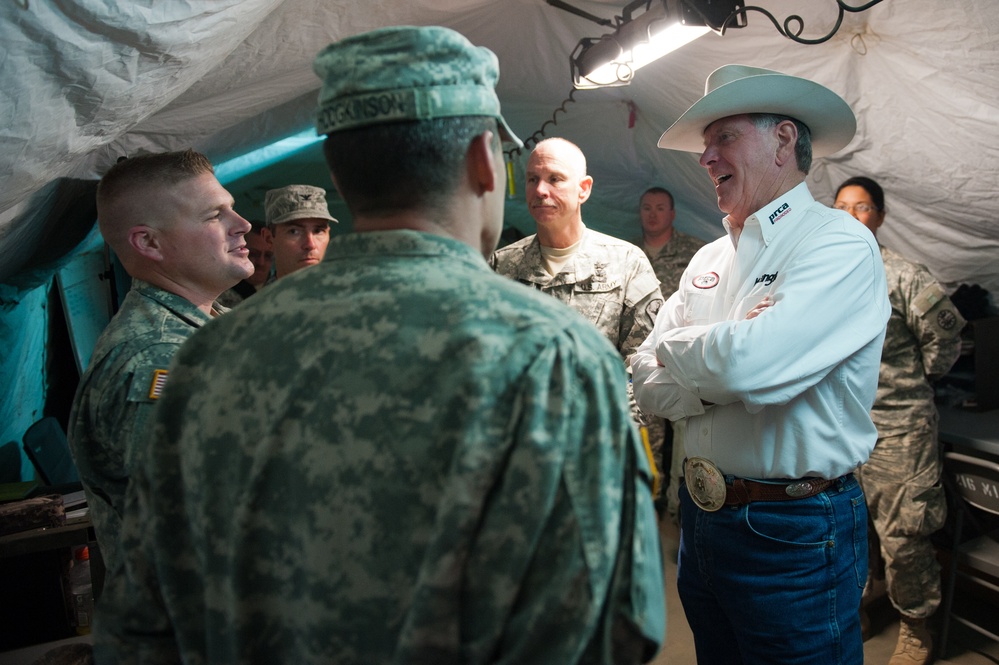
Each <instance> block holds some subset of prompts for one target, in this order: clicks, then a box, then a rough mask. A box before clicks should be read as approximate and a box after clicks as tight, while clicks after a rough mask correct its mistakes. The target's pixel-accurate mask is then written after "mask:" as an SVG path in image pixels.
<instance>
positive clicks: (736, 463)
mask: <svg viewBox="0 0 999 665" xmlns="http://www.w3.org/2000/svg"><path fill="white" fill-rule="evenodd" d="M855 130H856V119H855V118H854V115H853V112H852V111H851V110H850V108H849V106H848V105H847V104H846V102H844V101H843V100H842V99H841V98H840V97H839V96H838V95H836V94H835V93H833V92H832V91H830V90H828V89H826V88H824V87H823V86H821V85H818V84H817V83H814V82H812V81H808V80H806V79H802V78H797V77H794V76H788V75H785V74H781V73H779V72H774V71H770V70H766V69H758V68H755V67H747V66H742V65H726V66H724V67H721V68H720V69H718V70H716V71H714V72H712V74H711V75H710V76H709V77H708V80H707V83H706V85H705V95H704V97H702V98H701V99H700V100H698V101H697V103H695V104H694V105H693V106H691V107H690V109H688V110H687V112H686V113H684V114H683V115H682V116H681V117H680V119H679V120H677V121H676V122H675V123H674V124H673V125H672V126H671V127H670V128H669V129H668V130H667V131H666V132H665V133H664V134H663V135H662V138H660V140H659V146H660V147H662V148H668V149H674V150H685V151H690V152H699V153H701V157H700V163H701V166H703V167H704V168H706V169H707V170H708V175H709V176H710V177H711V182H712V184H713V185H714V187H715V192H716V194H717V196H718V207H719V208H720V209H721V211H722V212H724V213H726V215H727V216H726V217H725V218H724V220H723V224H724V226H725V229H726V231H727V237H722V238H720V239H719V240H716V241H715V242H713V243H710V244H708V245H706V246H705V247H704V248H702V249H701V250H700V251H699V252H698V253H697V254H696V255H695V256H694V258H693V259H692V260H691V262H690V264H689V266H688V268H687V270H686V272H685V273H684V275H683V278H682V279H681V283H680V288H679V290H678V291H677V292H676V293H674V294H673V295H672V296H671V297H670V298H669V300H668V301H667V302H666V304H665V305H664V306H663V308H662V310H660V312H659V315H658V317H657V319H656V325H655V329H654V330H653V332H652V334H651V335H650V336H649V338H648V339H647V340H646V341H645V342H644V343H643V344H642V345H641V346H640V347H639V350H638V352H637V353H636V354H635V356H634V357H633V359H632V368H633V371H634V387H635V397H636V399H637V400H638V404H639V406H640V407H641V408H642V410H643V411H646V412H652V413H656V414H659V415H662V416H664V417H666V418H669V419H671V420H676V419H679V418H687V427H686V433H685V436H684V441H683V445H684V448H685V450H686V454H687V459H686V460H685V465H684V475H685V484H684V486H683V487H681V490H680V522H681V527H680V529H681V536H680V538H681V541H680V553H679V557H680V559H679V575H678V580H677V586H678V588H679V592H680V598H681V601H682V602H683V606H684V612H685V614H686V615H687V620H688V623H689V624H690V627H691V630H692V631H693V634H694V641H695V644H696V650H697V659H698V662H699V663H701V664H702V665H703V664H705V663H768V664H774V663H792V662H793V663H822V664H823V665H828V664H831V663H837V664H847V663H849V664H856V665H860V664H861V663H862V662H863V658H864V654H863V643H862V640H861V633H860V622H859V618H858V612H857V608H858V607H859V604H860V594H861V591H862V588H863V586H864V577H865V575H866V572H865V571H866V569H867V568H866V566H867V562H866V557H867V509H866V507H865V504H864V496H863V493H862V492H861V490H860V487H859V486H858V484H857V481H856V479H855V478H854V477H853V475H852V471H853V470H854V469H855V468H856V467H857V465H859V464H860V463H862V462H864V461H865V460H866V459H867V457H868V455H869V454H870V452H871V450H872V449H873V447H874V443H875V441H876V440H877V431H876V430H875V428H874V425H873V423H872V422H871V417H870V409H871V405H872V403H873V402H874V397H875V393H876V390H877V385H878V367H879V360H880V355H881V345H882V342H883V340H884V336H885V326H886V322H887V320H888V315H889V313H890V307H889V304H888V295H887V286H886V282H885V273H884V266H883V264H882V262H881V258H880V254H879V251H878V246H877V243H876V242H875V240H874V236H873V235H872V234H871V233H869V232H868V231H867V229H866V228H864V226H863V225H862V224H860V223H858V222H857V221H856V220H854V219H853V218H851V217H850V216H849V215H848V214H844V213H843V212H842V211H838V210H833V209H830V208H828V207H826V206H824V205H822V204H820V203H818V202H816V201H815V200H814V199H813V198H812V195H811V193H810V192H809V190H808V187H807V185H806V184H805V176H806V174H807V173H808V170H809V168H810V166H811V160H812V156H813V154H814V156H816V157H822V156H825V155H828V154H831V153H833V152H836V151H838V150H840V149H842V148H843V147H844V146H846V145H847V143H849V142H850V140H851V139H852V138H853V135H854V132H855Z"/></svg>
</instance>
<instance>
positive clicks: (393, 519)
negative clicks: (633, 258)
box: [95, 231, 665, 664]
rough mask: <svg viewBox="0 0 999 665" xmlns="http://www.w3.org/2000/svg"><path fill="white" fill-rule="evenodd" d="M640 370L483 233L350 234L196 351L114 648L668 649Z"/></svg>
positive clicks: (442, 659)
mask: <svg viewBox="0 0 999 665" xmlns="http://www.w3.org/2000/svg"><path fill="white" fill-rule="evenodd" d="M624 380H625V379H624V370H623V368H622V364H621V361H620V359H619V358H618V356H617V354H616V353H615V351H614V349H613V348H611V346H610V345H609V344H608V343H607V342H606V340H604V339H603V338H602V337H601V336H600V335H599V334H598V333H597V331H595V330H594V329H593V328H592V326H590V325H589V324H587V323H586V322H585V321H583V320H582V319H581V318H580V317H578V316H577V315H576V314H575V313H573V312H572V311H571V310H569V309H568V308H565V307H563V306H562V305H560V304H559V303H557V302H555V301H554V300H552V299H551V298H547V297H544V296H541V295H539V294H536V293H533V292H531V291H530V290H528V289H524V288H522V287H521V286H519V285H517V284H515V283H514V282H512V281H510V280H507V279H505V278H503V277H500V276H498V275H495V274H493V273H492V272H490V270H489V268H488V266H487V264H486V262H485V261H484V260H483V258H482V256H481V255H480V254H478V253H477V252H475V251H474V250H472V249H471V248H470V247H468V246H467V245H465V244H463V243H460V242H457V241H454V240H451V239H447V238H443V237H438V236H433V235H429V234H424V233H417V232H412V231H388V232H378V233H364V234H348V235H344V236H338V237H336V238H333V239H332V240H331V241H330V245H329V248H328V250H327V253H326V257H325V259H324V260H323V263H322V264H320V265H317V266H314V267H311V268H308V269H305V270H301V271H298V272H296V273H294V274H291V275H288V276H287V277H284V278H282V279H280V280H278V281H277V282H276V283H274V284H273V285H271V286H268V287H267V288H266V289H264V290H263V291H261V292H260V293H259V294H258V295H256V296H254V297H253V298H250V299H249V300H247V301H246V302H244V303H241V304H240V305H239V307H237V308H235V309H233V310H232V312H230V313H229V314H227V315H226V316H224V317H221V318H219V319H217V320H215V321H212V322H211V323H209V324H208V325H207V326H205V327H204V328H203V329H202V330H200V331H199V332H198V333H196V334H195V335H193V336H192V337H191V338H190V340H189V341H188V342H187V343H186V344H185V345H184V347H183V349H181V351H180V352H179V353H178V354H177V357H176V361H175V364H174V366H173V368H172V370H171V376H170V384H169V386H168V387H167V390H166V391H165V394H164V396H163V398H162V400H161V402H160V404H159V408H158V409H157V411H156V414H155V426H154V428H153V436H152V439H151V441H150V447H149V454H148V455H147V456H145V458H144V464H143V466H142V468H141V469H140V470H139V471H138V472H137V473H136V474H135V476H134V478H133V482H132V484H131V485H130V487H129V493H128V510H127V513H126V521H125V525H124V533H123V537H124V540H125V542H126V544H127V550H126V551H127V554H126V569H125V570H126V572H127V577H125V576H120V577H119V578H117V579H115V580H112V583H111V585H110V586H109V588H108V589H107V590H106V591H105V595H104V598H103V599H102V603H101V607H100V609H99V616H98V620H97V622H96V625H95V630H96V636H95V650H96V651H95V653H96V656H97V658H98V661H99V662H100V659H102V658H103V659H106V660H107V662H142V663H174V662H180V661H183V662H185V663H195V664H197V663H351V664H352V663H358V664H360V663H364V664H368V663H399V664H401V663H435V664H438V663H443V664H448V663H471V664H475V663H526V664H531V663H538V664H541V663H545V664H551V663H559V664H568V663H612V662H638V660H640V659H643V658H644V659H648V658H651V657H652V655H653V654H654V653H655V651H656V649H657V648H658V644H659V643H660V642H661V641H662V639H663V636H664V626H665V615H664V613H665V605H664V599H663V578H662V567H661V566H662V564H661V554H660V546H659V539H658V532H657V528H656V521H655V513H654V509H653V507H652V502H651V497H650V493H649V482H650V480H649V468H648V466H647V464H646V462H645V458H644V455H642V454H640V452H639V450H640V449H639V447H638V446H639V445H640V444H639V443H638V440H637V433H636V430H635V428H634V426H633V424H632V422H631V419H630V418H629V413H628V405H627V402H626V400H625V396H624V391H622V390H620V385H621V382H622V381H624Z"/></svg>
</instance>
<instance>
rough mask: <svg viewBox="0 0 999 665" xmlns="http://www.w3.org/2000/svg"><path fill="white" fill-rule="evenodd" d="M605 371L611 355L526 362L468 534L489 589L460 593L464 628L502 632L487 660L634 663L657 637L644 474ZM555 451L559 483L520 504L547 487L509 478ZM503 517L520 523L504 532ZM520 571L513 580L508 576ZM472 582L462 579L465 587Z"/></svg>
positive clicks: (651, 516) (653, 536)
mask: <svg viewBox="0 0 999 665" xmlns="http://www.w3.org/2000/svg"><path fill="white" fill-rule="evenodd" d="M613 365H616V363H615V362H614V359H613V357H599V359H598V360H594V356H593V354H589V353H585V352H582V351H581V352H580V353H579V354H573V355H569V354H561V353H557V354H555V355H549V357H548V358H547V359H545V360H544V361H543V362H541V363H536V364H535V366H534V367H532V368H531V371H530V372H529V374H528V376H527V377H525V380H524V382H523V384H522V386H521V388H520V390H521V391H522V395H523V397H522V403H523V404H524V406H525V411H524V413H523V415H522V416H521V417H520V418H519V419H518V420H519V425H518V432H517V433H516V438H517V440H518V442H516V443H515V444H514V453H513V457H512V458H511V463H510V465H509V467H508V469H507V471H506V474H505V476H506V477H507V479H506V480H504V481H503V482H504V485H505V486H506V487H505V488H504V489H503V490H502V491H500V492H499V493H498V494H497V496H496V498H495V500H494V501H493V502H491V503H492V505H491V506H490V510H489V513H488V515H487V516H486V519H485V522H484V527H485V528H484V531H483V533H481V534H480V535H479V536H478V537H477V538H476V541H477V543H479V547H478V548H477V549H478V552H477V554H476V558H475V559H474V560H475V561H476V563H477V566H476V568H477V569H480V572H481V573H482V575H481V579H485V580H488V585H487V586H485V587H482V588H476V587H475V586H473V587H471V588H469V589H468V592H469V593H468V597H469V599H470V602H472V603H473V605H474V608H475V610H474V611H473V612H471V613H470V614H469V615H468V616H469V620H470V621H474V619H472V617H475V616H487V615H496V616H497V620H498V622H497V623H496V624H494V625H496V626H502V630H503V634H502V636H501V637H500V639H499V646H500V648H499V654H500V655H499V656H498V657H496V660H495V661H491V662H500V663H525V664H531V663H537V664H538V665H541V664H542V663H546V664H547V663H568V662H606V663H609V662H616V663H638V662H643V661H644V659H646V658H648V657H651V655H653V654H654V653H655V652H656V650H657V648H658V645H659V644H660V643H661V641H662V639H663V637H664V635H663V630H664V626H665V620H666V619H665V605H664V599H663V579H662V559H661V553H660V547H659V540H658V531H657V528H656V522H655V510H654V508H653V506H652V498H651V493H650V486H651V473H650V471H649V468H648V464H647V462H646V461H645V456H644V453H641V452H640V450H639V443H638V440H637V433H636V431H635V429H634V427H633V425H632V422H631V419H630V417H629V414H628V411H627V408H626V404H625V402H624V399H623V393H622V392H621V391H620V385H621V381H622V380H623V376H622V372H621V368H620V366H613ZM539 395H544V396H546V399H544V400H538V399H537V396H539ZM552 446H554V448H552ZM546 449H547V452H546ZM553 453H554V454H556V455H557V457H558V458H561V459H560V461H559V464H558V468H559V469H560V472H559V474H558V477H555V478H553V479H552V480H553V481H554V482H553V484H552V485H551V486H550V488H551V489H550V490H548V491H547V492H546V494H547V496H545V495H539V496H537V497H535V498H533V499H530V496H531V495H532V494H534V492H536V491H537V490H539V489H541V490H544V489H545V486H546V485H547V483H542V484H540V485H535V486H534V487H533V488H529V487H525V486H523V485H521V486H519V487H518V484H517V483H514V482H511V481H513V480H514V479H516V478H517V477H520V476H524V475H526V474H528V473H530V474H531V475H536V473H537V469H538V468H539V467H540V466H542V465H544V464H546V463H550V462H551V461H552V458H551V455H552V454H553ZM529 489H530V491H529V492H528V490H529ZM525 492H527V494H525ZM527 499H530V500H527ZM511 517H513V520H514V521H515V522H517V523H519V524H520V525H521V526H519V527H517V528H516V529H515V530H513V531H510V527H511V526H512V525H511V524H510V522H511ZM528 524H530V525H533V526H532V528H531V530H530V531H525V530H523V526H524V525H528ZM496 527H502V528H500V529H499V530H496ZM510 533H515V534H518V538H517V541H511V540H510V537H509V534H510ZM521 537H522V538H523V540H521ZM518 541H519V544H518ZM502 543H506V547H503V546H501V544H502ZM531 543H533V545H532V544H531ZM510 545H514V546H513V547H511V546H510ZM514 553H516V555H514ZM518 565H524V566H526V568H525V570H524V572H523V574H520V573H516V572H515V571H514V570H511V566H518ZM479 577H480V575H477V574H475V570H471V571H470V573H469V579H473V580H474V579H476V578H479ZM584 599H589V600H588V601H586V600H584ZM504 608H508V609H506V610H504ZM504 615H505V618H504ZM465 629H468V626H465ZM465 629H463V632H464V630H465ZM469 632H470V633H474V632H475V631H474V630H470V631H469ZM475 642H476V640H474V639H473V643H475ZM482 655H483V656H486V654H482ZM471 660H472V661H473V662H477V659H475V658H472V659H471ZM485 660H490V659H489V658H484V659H483V661H482V662H485Z"/></svg>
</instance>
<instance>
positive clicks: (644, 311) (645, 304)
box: [618, 286, 663, 360]
mask: <svg viewBox="0 0 999 665" xmlns="http://www.w3.org/2000/svg"><path fill="white" fill-rule="evenodd" d="M662 306H663V297H662V294H661V293H660V292H659V287H658V286H656V287H655V288H654V289H652V290H651V291H648V292H646V294H645V295H644V297H642V298H641V299H640V300H639V301H638V302H636V303H635V304H633V305H626V306H625V309H624V312H622V313H621V329H620V339H621V344H620V345H619V347H618V348H620V349H621V357H622V358H624V359H625V360H627V359H628V358H630V357H631V354H633V353H634V352H635V351H636V350H637V349H638V347H639V346H641V345H642V342H644V341H645V339H646V338H647V337H648V336H649V334H650V333H651V332H652V328H653V327H655V324H656V314H658V313H659V308H660V307H662Z"/></svg>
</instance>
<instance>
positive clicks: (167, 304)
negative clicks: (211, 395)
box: [69, 280, 224, 573]
mask: <svg viewBox="0 0 999 665" xmlns="http://www.w3.org/2000/svg"><path fill="white" fill-rule="evenodd" d="M216 309H217V311H219V312H221V311H224V308H222V307H217V308H216ZM210 319H211V317H210V316H208V315H207V314H205V313H204V312H202V311H201V310H200V309H198V308H197V307H196V306H195V305H194V304H192V303H191V302H190V301H188V300H186V299H184V298H182V297H181V296H178V295H175V294H173V293H169V292H167V291H164V290H163V289H160V288H157V287H155V286H153V285H151V284H148V283H146V282H143V281H141V280H132V288H131V289H130V290H129V292H128V294H127V295H126V296H125V299H124V301H122V304H121V308H120V309H119V310H118V313H117V314H115V316H114V318H113V319H111V321H110V323H108V325H107V327H106V328H105V329H104V332H103V333H102V334H101V336H100V338H99V339H98V340H97V344H96V346H95V347H94V352H93V355H91V357H90V365H89V367H88V368H87V371H86V372H85V373H84V375H83V378H82V379H81V380H80V385H79V387H78V388H77V391H76V397H75V399H74V401H73V408H72V412H71V413H70V417H69V445H70V450H71V452H72V454H73V459H74V460H75V461H76V466H77V468H78V469H79V472H80V480H81V481H82V482H83V488H84V491H85V493H86V496H87V505H88V506H89V507H90V517H91V520H92V521H93V523H94V530H95V531H96V533H97V542H98V543H99V544H100V547H101V554H102V556H103V557H104V561H105V563H106V565H107V569H108V572H109V573H110V572H112V571H113V570H114V569H115V567H116V565H117V564H118V562H119V548H118V545H119V530H120V528H121V516H122V510H123V508H124V505H125V488H126V486H127V484H128V478H129V474H130V472H131V470H132V469H133V468H134V465H135V461H136V459H137V455H138V454H139V453H140V452H141V451H142V449H143V445H144V441H145V435H146V434H147V432H146V428H147V424H148V420H149V416H150V414H151V413H152V410H153V406H154V405H155V404H156V400H157V399H158V397H159V395H160V393H161V391H162V388H163V386H164V385H165V382H166V378H167V368H168V366H169V365H170V361H171V359H172V358H173V356H174V354H175V353H176V352H177V349H179V348H180V345H181V344H182V343H183V342H184V340H186V339H187V338H188V337H190V335H191V333H193V332H194V331H195V330H197V329H198V328H200V327H201V326H202V325H204V324H205V323H207V322H208V321H209V320H210Z"/></svg>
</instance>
